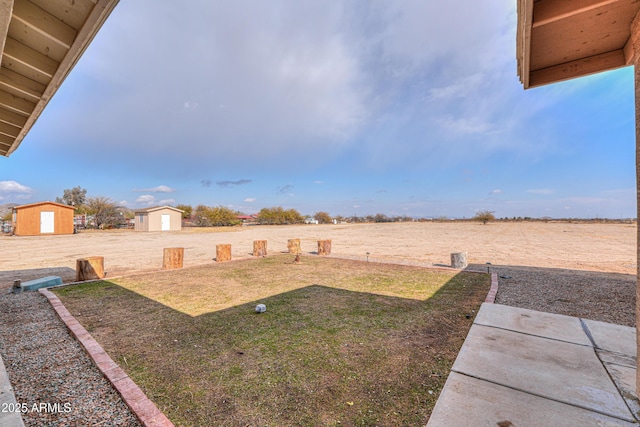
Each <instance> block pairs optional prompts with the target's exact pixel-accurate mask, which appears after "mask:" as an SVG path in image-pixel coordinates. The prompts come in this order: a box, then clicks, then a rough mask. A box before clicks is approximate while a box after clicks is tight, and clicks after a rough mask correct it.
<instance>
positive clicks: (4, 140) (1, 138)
mask: <svg viewBox="0 0 640 427" xmlns="http://www.w3.org/2000/svg"><path fill="white" fill-rule="evenodd" d="M14 141H15V138H12V137H10V136H7V135H4V134H2V133H0V144H2V145H5V146H8V147H11V146H12V145H13V142H14Z"/></svg>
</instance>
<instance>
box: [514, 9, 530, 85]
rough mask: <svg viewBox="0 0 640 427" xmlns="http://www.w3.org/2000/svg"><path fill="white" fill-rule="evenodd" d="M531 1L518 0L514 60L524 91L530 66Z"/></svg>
mask: <svg viewBox="0 0 640 427" xmlns="http://www.w3.org/2000/svg"><path fill="white" fill-rule="evenodd" d="M532 21H533V0H518V28H517V34H516V59H517V62H518V65H517V66H518V76H519V77H520V81H521V82H522V85H523V86H524V88H525V89H528V88H529V73H530V65H531V23H532Z"/></svg>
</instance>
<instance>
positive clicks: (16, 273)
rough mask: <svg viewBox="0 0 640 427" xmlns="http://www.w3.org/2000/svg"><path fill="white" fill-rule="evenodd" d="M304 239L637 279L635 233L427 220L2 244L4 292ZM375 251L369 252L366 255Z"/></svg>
mask: <svg viewBox="0 0 640 427" xmlns="http://www.w3.org/2000/svg"><path fill="white" fill-rule="evenodd" d="M293 238H299V239H301V246H302V251H303V256H312V255H313V254H315V253H316V251H317V241H318V240H325V239H330V240H332V256H337V257H345V258H352V259H362V260H364V259H367V258H368V259H369V260H370V261H383V262H393V263H403V264H414V265H424V266H448V265H449V264H450V263H451V253H453V252H466V253H467V261H468V262H469V264H471V268H474V267H475V268H478V269H480V268H484V267H485V264H486V263H488V262H490V263H491V264H492V266H494V267H493V268H499V266H510V267H542V268H552V269H553V268H558V269H569V270H583V271H598V272H609V273H623V274H632V275H635V274H636V225H635V224H611V223H606V224H602V223H600V224H593V223H563V222H548V223H544V222H513V223H503V222H494V223H489V224H486V225H483V224H481V223H474V222H469V223H463V222H423V223H380V224H340V225H292V226H244V227H233V228H211V229H198V228H194V229H184V230H182V231H176V232H151V233H143V232H134V231H131V230H113V231H82V232H80V233H79V234H75V235H62V236H26V237H19V236H2V237H0V248H1V249H2V250H0V287H6V286H10V285H12V283H13V280H14V279H22V280H23V281H24V280H29V279H33V278H38V277H44V276H48V275H58V276H61V277H62V279H63V281H65V282H71V281H74V280H75V263H76V259H78V258H83V257H88V256H104V259H105V261H104V263H105V271H106V272H107V277H114V276H119V275H124V274H130V273H134V272H144V271H154V270H159V269H161V267H162V258H163V248H172V247H183V248H184V249H185V252H184V266H185V267H189V266H195V265H202V264H207V263H213V262H214V259H215V251H216V249H215V247H216V245H217V244H222V243H228V244H231V245H232V256H233V258H234V259H237V258H246V257H250V256H251V253H252V251H253V241H254V240H267V241H268V251H269V253H279V252H286V251H287V240H288V239H293ZM367 253H368V254H367Z"/></svg>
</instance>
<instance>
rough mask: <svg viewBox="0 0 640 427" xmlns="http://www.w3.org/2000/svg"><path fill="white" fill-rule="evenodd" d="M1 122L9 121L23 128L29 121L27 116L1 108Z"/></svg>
mask: <svg viewBox="0 0 640 427" xmlns="http://www.w3.org/2000/svg"><path fill="white" fill-rule="evenodd" d="M0 122H5V123H9V124H10V125H13V126H18V127H19V128H22V127H23V126H24V124H25V123H26V122H27V117H26V116H22V115H20V114H16V113H14V112H12V111H9V110H5V109H4V108H0Z"/></svg>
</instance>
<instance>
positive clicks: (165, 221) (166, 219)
mask: <svg viewBox="0 0 640 427" xmlns="http://www.w3.org/2000/svg"><path fill="white" fill-rule="evenodd" d="M161 230H162V231H168V230H171V215H167V214H162V228H161Z"/></svg>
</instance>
